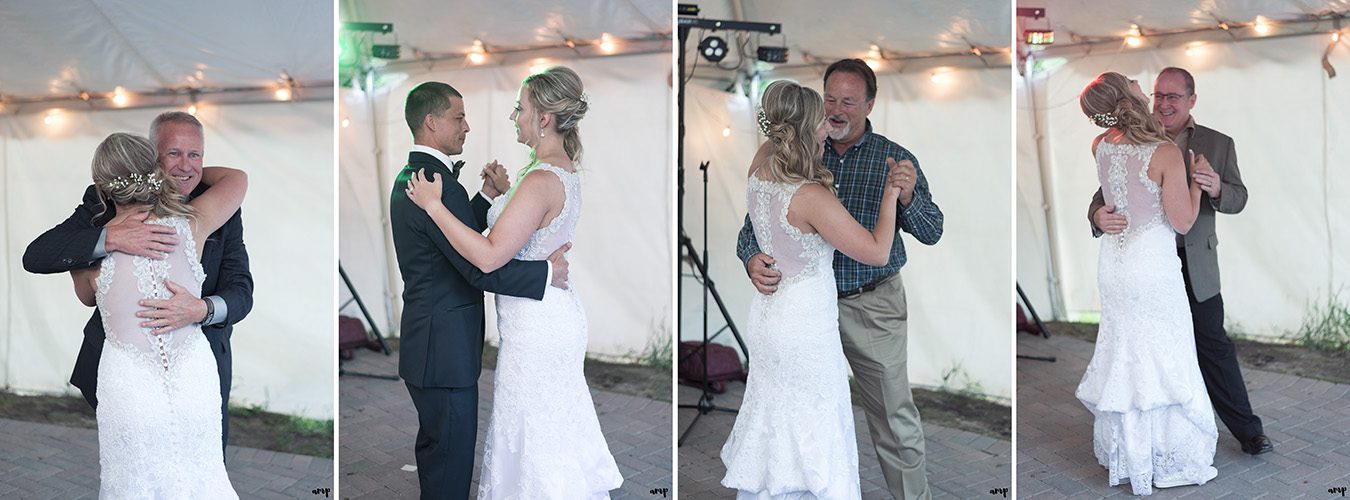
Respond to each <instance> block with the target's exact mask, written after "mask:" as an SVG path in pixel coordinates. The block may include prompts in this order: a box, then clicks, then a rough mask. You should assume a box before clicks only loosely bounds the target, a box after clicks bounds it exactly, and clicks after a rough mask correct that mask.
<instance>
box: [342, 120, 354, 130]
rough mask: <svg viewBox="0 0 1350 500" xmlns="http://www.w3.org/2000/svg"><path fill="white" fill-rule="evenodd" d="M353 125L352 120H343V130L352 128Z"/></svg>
mask: <svg viewBox="0 0 1350 500" xmlns="http://www.w3.org/2000/svg"><path fill="white" fill-rule="evenodd" d="M351 124H352V120H351V119H350V118H343V119H342V128H347V127H349V126H351Z"/></svg>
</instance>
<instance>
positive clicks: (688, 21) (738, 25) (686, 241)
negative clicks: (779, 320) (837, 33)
mask: <svg viewBox="0 0 1350 500" xmlns="http://www.w3.org/2000/svg"><path fill="white" fill-rule="evenodd" d="M680 13H681V14H684V13H692V14H694V15H697V7H694V6H691V5H687V4H680ZM695 27H697V28H707V29H714V30H716V29H724V30H738V31H758V32H764V33H770V34H778V32H779V30H780V29H781V25H778V24H769V23H749V22H741V21H716V20H710V19H698V18H692V17H680V18H679V29H678V31H679V38H680V53H679V90H678V97H677V99H676V100H677V104H678V106H677V108H678V113H677V114H678V116H679V142H680V143H679V145H678V149H677V151H678V153H677V157H678V160H677V166H676V168H678V170H679V172H678V174H677V179H678V182H679V195H678V199H677V203H678V205H679V207H678V209H677V213H678V214H679V217H680V243H679V249H680V250H681V251H684V252H687V253H688V256H689V260H690V261H691V263H692V265H693V272H694V275H695V277H697V278H699V279H700V281H701V283H702V285H703V341H702V343H701V345H700V346H699V348H698V349H697V350H695V351H694V352H691V353H689V354H687V355H686V356H685V358H686V359H687V358H688V356H693V355H695V354H701V355H702V356H703V380H701V381H700V382H701V383H700V384H699V389H700V391H701V394H700V396H699V399H698V403H696V404H692V405H689V404H684V405H679V407H680V408H692V409H696V410H698V413H697V414H695V415H694V419H693V420H692V421H690V422H689V426H688V427H686V428H685V430H684V432H683V433H681V434H680V440H679V441H678V443H677V445H679V446H682V445H684V440H685V438H687V437H688V436H689V433H690V432H691V431H693V429H694V425H695V424H697V423H698V419H699V418H700V417H702V416H703V415H706V414H709V413H712V412H714V411H721V412H726V413H736V410H735V409H732V408H724V407H720V406H717V405H716V404H713V395H712V393H711V392H710V391H709V383H708V342H709V341H710V340H711V339H712V337H716V336H717V335H721V334H722V331H723V330H728V329H729V330H731V335H732V336H733V337H735V338H736V342H737V343H738V344H740V347H741V352H742V353H745V357H746V360H747V362H748V361H749V359H750V353H749V351H748V350H746V348H745V341H743V340H742V339H741V335H740V332H739V331H737V330H736V325H735V323H733V322H732V321H731V314H730V313H729V312H728V311H727V308H726V305H725V304H724V303H723V302H722V297H721V295H720V294H718V293H717V288H716V285H714V284H713V281H712V278H711V276H709V274H708V265H707V262H708V250H707V246H708V162H706V161H705V162H703V163H702V164H700V165H699V170H701V171H702V172H703V246H704V250H703V258H702V259H700V258H699V255H698V254H699V252H698V249H697V248H695V247H694V242H693V240H691V239H690V238H689V235H688V234H687V233H685V231H684V98H685V82H686V80H687V78H685V64H684V60H685V52H686V46H687V44H688V42H689V31H690V30H691V29H692V28H695ZM683 291H684V283H683V279H681V280H679V282H678V284H677V288H676V295H675V296H676V300H677V301H678V303H680V304H682V303H683V301H684V296H683V295H682V293H683ZM709 295H711V296H712V297H713V299H714V300H716V301H717V308H718V310H719V311H720V312H721V313H722V318H723V319H725V320H726V327H724V328H723V329H722V330H718V332H717V334H716V335H713V336H712V337H709V336H708V296H709ZM676 310H677V311H678V310H679V308H677V309H676ZM681 361H683V360H681ZM677 366H678V365H677Z"/></svg>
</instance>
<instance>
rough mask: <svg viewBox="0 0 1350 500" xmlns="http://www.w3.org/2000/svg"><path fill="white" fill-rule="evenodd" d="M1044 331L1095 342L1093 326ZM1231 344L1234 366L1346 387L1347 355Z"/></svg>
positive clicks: (1055, 326) (1349, 378)
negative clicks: (1234, 355)
mask: <svg viewBox="0 0 1350 500" xmlns="http://www.w3.org/2000/svg"><path fill="white" fill-rule="evenodd" d="M1045 327H1046V328H1047V329H1049V330H1050V335H1068V336H1071V337H1075V338H1079V339H1083V340H1087V341H1089V342H1092V341H1096V340H1097V325H1095V324H1091V323H1065V322H1057V321H1055V322H1050V323H1046V324H1045ZM1019 335H1027V334H1025V333H1023V334H1019ZM1233 343H1235V344H1237V354H1238V363H1239V364H1241V365H1242V367H1244V368H1253V369H1257V370H1265V371H1270V372H1276V373H1284V374H1289V375H1297V376H1300V377H1306V378H1313V379H1318V380H1325V381H1327V382H1335V383H1338V384H1350V355H1347V353H1344V352H1341V353H1335V352H1324V351H1315V350H1312V349H1309V348H1306V347H1300V346H1296V345H1286V344H1271V343H1266V342H1256V341H1252V340H1247V339H1240V338H1239V339H1233Z"/></svg>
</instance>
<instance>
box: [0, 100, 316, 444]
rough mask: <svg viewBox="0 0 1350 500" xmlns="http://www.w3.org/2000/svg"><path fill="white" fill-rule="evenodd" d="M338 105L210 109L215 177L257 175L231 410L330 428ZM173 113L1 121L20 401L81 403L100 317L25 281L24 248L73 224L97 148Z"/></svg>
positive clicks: (205, 114) (10, 369)
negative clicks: (260, 411)
mask: <svg viewBox="0 0 1350 500" xmlns="http://www.w3.org/2000/svg"><path fill="white" fill-rule="evenodd" d="M332 108H333V107H332V104H331V103H329V102H299V103H273V104H240V105H226V106H203V107H202V108H201V110H200V111H199V112H198V117H199V118H200V119H201V121H202V123H203V125H204V127H205V138H206V142H205V145H206V151H207V154H206V162H205V164H206V165H229V166H234V167H238V168H242V169H244V170H246V171H247V172H248V173H249V181H250V182H249V187H250V188H249V193H248V197H247V199H246V200H245V202H244V235H245V236H244V241H245V244H246V245H247V248H248V252H249V264H250V268H251V270H252V273H253V280H254V283H255V291H254V296H253V298H254V305H253V310H252V312H251V313H250V314H249V316H248V318H246V319H245V320H244V321H242V322H240V323H239V324H238V325H237V326H236V327H235V329H234V334H233V337H232V345H233V348H234V381H233V383H234V385H233V389H232V391H231V394H230V395H231V401H232V402H234V403H236V404H243V405H250V406H252V405H260V406H262V407H263V408H265V409H267V410H269V411H275V412H282V413H288V414H294V415H301V416H305V417H310V418H322V419H331V418H333V377H332V374H333V372H334V369H335V365H334V363H335V361H334V359H333V356H332V355H331V352H332V350H333V345H334V343H333V333H332V332H333V331H334V329H335V322H334V318H333V317H332V314H331V311H332V305H331V303H332V299H333V296H334V293H333V290H334V288H333V287H334V283H335V281H334V275H333V268H332V263H333V262H334V255H333V250H332V243H331V242H332V230H331V229H330V228H331V227H332V221H333V211H332V206H333V182H332V165H333V153H332V152H333V131H332ZM162 111H166V109H132V110H117V111H93V112H85V113H76V112H68V113H65V114H63V115H62V118H61V120H60V121H59V122H58V123H56V124H54V125H51V126H49V125H45V124H44V123H43V115H40V114H22V115H9V116H3V117H0V174H2V175H0V179H3V181H0V187H2V188H3V189H4V191H3V192H4V193H5V196H4V201H3V209H4V212H3V214H2V215H0V224H3V232H0V234H3V237H4V238H5V239H4V242H3V243H4V244H3V246H2V247H0V254H2V255H0V260H3V261H4V262H5V266H4V269H3V270H0V284H3V285H4V287H5V288H4V293H3V297H4V298H3V299H0V314H3V316H0V327H3V338H0V365H2V366H0V374H2V375H0V377H3V379H0V385H3V386H4V387H5V388H7V389H10V390H15V391H19V392H25V393H65V394H77V393H78V392H77V391H76V389H75V388H74V387H72V386H70V385H69V384H68V383H67V380H68V379H69V377H70V370H71V367H72V366H74V362H75V356H76V353H78V352H79V349H80V342H81V340H82V339H83V334H82V331H83V329H84V324H85V322H86V321H87V320H88V319H89V316H90V314H91V313H92V309H90V308H87V307H84V306H82V305H80V303H79V302H78V301H77V300H76V299H75V296H74V293H73V289H72V286H71V282H70V278H69V277H68V276H67V275H50V276H39V275H34V274H29V273H27V272H25V271H24V270H23V267H22V255H23V252H24V249H25V248H26V247H27V245H28V243H29V242H31V241H32V240H33V239H34V238H36V237H37V236H38V235H39V234H41V233H42V232H43V231H45V230H47V229H48V228H50V227H52V226H54V225H56V224H57V223H59V222H61V221H62V220H64V219H65V218H66V217H67V216H69V215H70V213H71V211H72V209H73V208H74V207H75V206H76V205H77V204H78V203H79V201H80V198H81V196H82V195H83V193H84V190H85V187H86V186H88V185H89V178H90V174H89V162H90V159H91V157H92V155H93V151H94V148H95V147H96V146H97V145H98V143H99V142H101V141H102V140H103V138H104V137H106V136H107V135H108V134H109V133H111V132H116V131H126V132H133V133H137V134H146V133H147V127H148V126H149V124H150V121H151V120H152V119H154V117H155V115H157V114H158V113H160V112H162Z"/></svg>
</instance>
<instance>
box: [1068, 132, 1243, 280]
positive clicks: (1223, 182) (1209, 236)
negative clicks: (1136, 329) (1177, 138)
mask: <svg viewBox="0 0 1350 500" xmlns="http://www.w3.org/2000/svg"><path fill="white" fill-rule="evenodd" d="M1188 147H1189V148H1190V149H1191V151H1195V154H1197V155H1204V157H1205V159H1207V160H1209V164H1210V166H1212V167H1214V172H1216V173H1218V174H1219V200H1218V201H1214V200H1213V199H1211V198H1210V197H1209V193H1204V192H1202V193H1201V194H1200V213H1199V214H1198V215H1197V216H1196V218H1195V224H1194V225H1192V226H1191V230H1190V231H1187V232H1186V235H1185V237H1184V240H1185V242H1186V267H1187V274H1189V276H1188V278H1190V282H1191V293H1192V294H1194V295H1195V300H1197V301H1200V302H1203V301H1206V300H1209V299H1211V298H1214V296H1216V295H1218V294H1219V254H1218V247H1219V237H1218V235H1217V234H1215V231H1214V213H1215V212H1220V213H1225V214H1235V213H1238V212H1241V211H1242V209H1243V208H1244V207H1246V206H1247V186H1246V185H1245V184H1243V183H1242V173H1241V172H1239V171H1238V164H1237V149H1235V148H1234V147H1233V138H1231V137H1228V136H1226V135H1224V134H1222V133H1220V132H1218V131H1216V130H1214V129H1212V128H1209V127H1204V126H1201V125H1196V126H1195V133H1194V134H1192V135H1191V142H1190V144H1189V145H1188ZM1181 153H1182V154H1181V157H1182V159H1183V161H1185V163H1186V182H1187V183H1188V184H1189V183H1191V182H1194V179H1191V176H1190V174H1191V155H1190V154H1189V153H1187V152H1186V151H1182V152H1181ZM1105 204H1106V202H1105V201H1104V199H1103V198H1102V190H1101V189H1100V188H1098V189H1097V194H1095V195H1093V197H1092V204H1091V205H1090V206H1089V207H1088V224H1093V226H1092V235H1093V236H1101V234H1102V232H1101V230H1099V229H1097V226H1096V225H1095V224H1094V223H1093V222H1092V214H1093V213H1094V212H1096V211H1097V209H1098V208H1101V207H1102V206H1103V205H1105Z"/></svg>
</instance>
